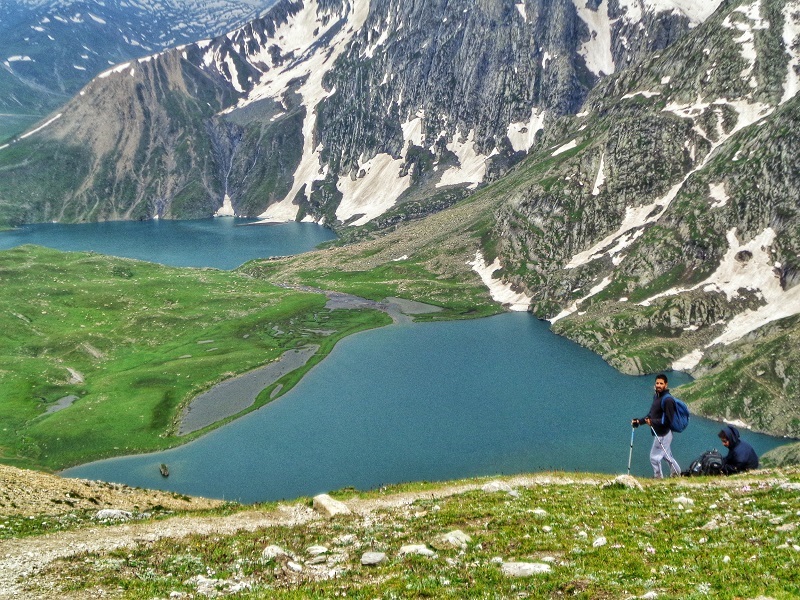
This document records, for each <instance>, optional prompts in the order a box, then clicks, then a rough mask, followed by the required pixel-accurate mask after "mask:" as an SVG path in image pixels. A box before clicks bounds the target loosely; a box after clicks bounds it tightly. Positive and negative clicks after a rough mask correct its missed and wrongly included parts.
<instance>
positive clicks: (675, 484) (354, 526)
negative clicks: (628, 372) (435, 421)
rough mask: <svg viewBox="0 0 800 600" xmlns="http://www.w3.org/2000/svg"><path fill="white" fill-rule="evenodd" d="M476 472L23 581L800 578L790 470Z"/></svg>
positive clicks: (734, 592) (689, 588)
mask: <svg viewBox="0 0 800 600" xmlns="http://www.w3.org/2000/svg"><path fill="white" fill-rule="evenodd" d="M484 481H485V480H480V481H470V482H459V484H460V485H458V486H456V488H455V489H453V487H452V486H448V488H449V489H443V487H442V485H441V484H439V485H431V484H422V485H420V484H415V485H412V486H397V487H393V488H389V489H382V490H380V491H376V492H371V493H369V494H362V495H360V497H356V496H354V494H353V493H347V492H344V493H340V494H337V497H338V498H339V499H341V500H344V501H346V502H347V503H348V505H349V506H351V507H352V508H353V509H354V510H355V511H356V512H357V513H359V514H357V515H353V516H339V517H336V518H334V519H333V520H328V521H325V520H323V521H312V522H311V523H308V524H306V525H303V526H294V527H290V526H274V527H268V528H262V529H257V530H255V531H251V532H240V533H238V534H234V535H231V534H219V535H207V534H197V535H190V536H188V537H185V538H180V539H161V540H158V541H154V542H145V543H140V544H138V545H137V546H136V547H135V548H133V549H131V548H123V549H120V550H116V551H109V552H98V553H96V552H93V553H88V554H76V555H74V556H73V557H72V558H68V559H65V560H63V561H58V562H56V563H53V564H52V566H51V567H50V568H48V569H46V570H45V571H44V572H43V573H42V574H40V575H38V576H37V577H35V578H34V579H32V580H29V581H28V585H29V586H30V589H31V590H32V591H35V590H37V589H39V590H41V589H46V590H47V591H48V593H50V594H52V593H55V592H56V590H61V591H63V592H68V591H72V592H80V591H84V592H89V591H91V593H93V594H97V593H99V590H105V591H106V592H107V593H108V592H112V593H113V592H116V593H117V594H118V596H117V597H121V598H129V599H138V598H154V597H170V594H171V593H173V592H176V593H184V594H192V593H197V588H196V586H197V584H196V583H194V582H193V581H196V579H193V578H196V577H197V576H202V577H204V578H213V579H215V580H217V582H216V585H217V586H218V588H219V589H221V590H222V589H226V588H227V587H229V586H233V585H236V584H240V583H245V584H246V587H244V588H243V591H241V592H239V593H237V594H236V595H235V597H236V598H243V599H244V598H333V597H337V596H346V597H348V598H467V597H469V598H560V597H573V598H585V599H586V598H593V599H597V598H609V599H610V598H629V597H654V596H644V595H645V594H647V593H651V594H652V593H655V594H657V596H658V597H665V598H709V597H711V598H731V599H733V598H756V597H770V598H774V599H776V600H783V599H788V598H796V597H798V595H799V594H800V552H798V549H799V548H800V546H798V545H797V543H798V540H797V533H796V527H797V522H798V514H800V501H799V500H798V495H797V491H796V488H797V486H798V485H800V476H799V474H798V472H797V470H793V471H787V472H778V471H775V472H763V473H760V474H755V475H748V476H738V477H732V478H726V479H708V478H696V479H691V480H687V479H677V480H675V479H673V480H668V481H663V482H656V481H642V482H641V483H643V484H644V489H642V490H640V489H628V488H625V487H623V486H622V485H618V484H617V485H607V483H608V482H607V479H605V478H592V477H590V476H586V475H580V474H573V475H570V476H565V475H563V474H550V475H548V474H542V475H539V476H536V477H529V478H524V477H520V478H515V479H514V480H509V482H510V483H512V484H514V485H515V488H516V490H517V492H518V496H516V497H515V496H511V495H508V494H507V493H505V492H495V493H486V492H483V491H481V490H480V486H481V484H482V483H484ZM681 498H684V499H686V500H683V501H682V502H681V501H678V500H679V499H681ZM303 505H305V506H307V505H308V501H301V503H299V504H293V505H288V506H284V507H283V509H282V510H278V511H277V512H278V514H290V513H291V512H292V511H302V510H304V509H305V507H304V506H303ZM256 508H258V509H263V510H267V511H270V510H275V507H274V506H263V507H256ZM232 509H233V510H236V509H235V508H233V507H228V509H225V510H223V511H220V513H219V514H229V513H230V510H232ZM367 511H369V512H367ZM367 515H368V516H367ZM7 522H8V521H7ZM14 523H16V521H14V522H13V523H11V524H10V527H14V526H15V525H14ZM206 529H207V527H206ZM45 530H46V528H45ZM453 530H461V531H463V532H464V533H466V534H467V535H469V536H470V537H471V541H469V542H468V543H467V544H466V547H464V548H463V549H462V548H453V547H448V546H447V545H444V544H439V543H437V542H436V541H435V540H436V538H437V536H439V535H441V534H445V533H448V532H451V531H453ZM30 533H31V532H30V531H25V532H23V531H20V533H19V535H30ZM143 539H146V538H143ZM272 544H277V545H279V546H280V547H282V548H283V549H285V550H286V551H287V552H288V553H290V554H291V555H292V558H291V560H294V561H295V563H296V564H299V565H300V566H301V568H302V570H301V571H296V570H293V569H292V568H290V566H288V565H287V563H288V561H289V560H290V558H289V557H286V556H284V557H279V558H277V559H267V558H263V557H262V551H263V549H264V548H265V547H267V546H269V545H272ZM406 544H425V545H427V546H428V547H429V548H434V549H435V550H436V552H437V554H436V556H434V557H430V558H428V557H422V556H415V555H406V556H402V555H400V554H399V552H398V551H399V549H400V547H401V546H403V545H406ZM312 545H323V546H325V547H326V548H328V553H327V554H325V555H323V562H322V564H319V565H314V564H313V563H311V562H310V561H311V559H312V556H311V555H310V554H309V553H308V552H307V549H308V548H309V547H311V546H312ZM366 551H380V552H385V553H386V554H387V561H386V562H385V563H383V564H381V565H379V566H377V567H363V566H361V565H360V557H361V556H362V554H363V553H364V552H366ZM498 559H499V560H502V561H507V562H508V561H525V562H544V563H547V564H549V565H550V566H551V569H552V570H551V571H550V572H549V573H546V574H540V575H535V576H532V577H526V578H512V577H507V576H505V575H503V574H502V571H501V567H500V564H499V562H497V560H498ZM332 572H333V573H335V576H333V577H331V574H332ZM38 586H43V587H38Z"/></svg>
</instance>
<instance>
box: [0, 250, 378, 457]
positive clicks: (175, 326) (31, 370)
mask: <svg viewBox="0 0 800 600" xmlns="http://www.w3.org/2000/svg"><path fill="white" fill-rule="evenodd" d="M0 283H1V284H2V288H3V293H2V295H1V296H0V315H2V324H3V330H4V331H3V333H4V335H3V336H2V337H0V356H1V357H2V361H1V363H2V369H0V389H1V390H2V395H0V422H2V428H0V460H2V462H4V463H8V464H17V465H28V466H35V467H39V468H46V469H59V468H63V467H65V466H68V465H72V464H76V463H80V462H85V461H87V460H91V459H95V458H100V457H104V456H110V455H115V454H124V453H130V452H141V451H145V450H154V449H159V448H164V447H168V446H171V445H175V444H176V443H178V442H179V441H180V442H183V441H185V440H186V438H181V439H180V440H178V439H177V438H175V437H173V436H171V435H169V434H170V433H171V432H172V431H173V428H174V424H175V417H176V415H177V414H178V411H179V409H180V406H181V405H182V404H183V403H185V402H186V401H187V400H188V399H189V398H191V397H193V396H194V395H196V394H197V393H198V392H200V391H201V390H203V389H206V388H208V387H210V386H211V385H212V384H214V383H216V382H218V381H220V380H221V379H224V378H226V377H229V376H231V375H233V374H236V373H240V372H244V371H247V370H249V369H252V368H254V367H256V366H259V365H262V364H265V363H267V362H269V361H270V360H273V359H275V358H277V357H278V356H280V355H281V354H282V353H283V352H284V351H285V350H287V349H289V348H294V347H297V346H300V345H305V344H319V345H320V346H321V348H320V351H319V353H318V355H317V357H315V358H316V360H315V359H312V360H311V361H309V364H308V365H306V369H307V368H310V367H311V366H312V365H313V364H314V363H315V362H318V360H319V358H320V357H321V356H324V355H325V354H327V353H328V352H329V351H330V349H331V347H332V346H333V344H334V343H335V342H336V341H337V340H338V339H340V338H341V337H342V336H344V335H348V334H350V333H353V332H355V331H359V330H362V329H365V328H370V327H376V326H380V325H384V324H386V323H387V322H389V319H388V317H387V316H386V315H384V314H382V313H378V312H375V311H329V310H327V309H325V308H324V305H325V302H326V300H325V298H324V296H322V295H320V294H311V293H301V292H292V291H288V290H285V289H281V288H278V287H275V286H273V285H270V284H267V283H265V282H263V281H259V280H254V279H252V278H250V277H247V276H244V275H242V274H238V273H230V272H225V271H216V270H211V269H206V270H198V269H176V268H170V267H163V266H160V265H155V264H151V263H145V262H139V261H133V260H126V259H118V258H110V257H105V256H100V255H95V254H86V253H61V252H56V251H52V250H46V249H42V248H36V247H31V246H27V247H20V248H16V249H12V250H7V251H4V252H0ZM323 330H335V331H336V333H334V334H331V335H325V334H324V333H319V332H321V331H323ZM297 378H298V374H297V373H294V374H291V375H289V376H287V377H286V378H285V380H284V381H283V382H282V383H284V386H283V388H282V392H285V391H286V390H287V389H289V388H290V387H291V384H292V383H293V382H295V381H296V380H297ZM68 395H74V396H77V397H78V398H79V399H78V400H77V401H76V402H75V403H74V404H73V405H72V406H71V407H70V408H67V409H63V410H60V411H58V412H55V413H52V414H49V415H47V414H45V410H46V408H47V407H48V406H51V405H52V404H53V403H55V402H56V401H57V400H59V399H60V398H63V397H65V396H68ZM263 401H266V400H263ZM195 435H196V434H195ZM190 437H192V436H187V438H190Z"/></svg>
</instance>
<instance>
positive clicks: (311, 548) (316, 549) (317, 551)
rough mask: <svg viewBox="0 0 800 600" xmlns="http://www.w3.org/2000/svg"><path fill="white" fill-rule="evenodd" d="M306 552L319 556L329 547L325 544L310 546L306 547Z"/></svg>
mask: <svg viewBox="0 0 800 600" xmlns="http://www.w3.org/2000/svg"><path fill="white" fill-rule="evenodd" d="M306 552H307V553H308V554H310V555H311V556H319V555H320V554H326V553H327V552H328V549H327V548H326V547H325V546H309V547H308V548H306Z"/></svg>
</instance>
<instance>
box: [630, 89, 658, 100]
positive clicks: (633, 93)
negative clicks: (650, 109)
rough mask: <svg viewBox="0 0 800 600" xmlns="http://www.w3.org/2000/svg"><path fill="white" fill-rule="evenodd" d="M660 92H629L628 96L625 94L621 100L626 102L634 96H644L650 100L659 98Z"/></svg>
mask: <svg viewBox="0 0 800 600" xmlns="http://www.w3.org/2000/svg"><path fill="white" fill-rule="evenodd" d="M660 95H661V92H650V91H647V90H643V91H641V92H631V93H630V94H625V95H624V96H623V97H622V99H623V100H627V99H629V98H635V97H636V96H644V97H645V98H652V97H653V96H660Z"/></svg>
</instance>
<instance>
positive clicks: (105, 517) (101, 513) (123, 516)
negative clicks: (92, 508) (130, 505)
mask: <svg viewBox="0 0 800 600" xmlns="http://www.w3.org/2000/svg"><path fill="white" fill-rule="evenodd" d="M94 518H95V519H97V520H98V521H128V520H130V519H132V518H133V513H130V512H128V511H127V510H117V509H116V508H104V509H102V510H98V511H97V514H95V516H94Z"/></svg>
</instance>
